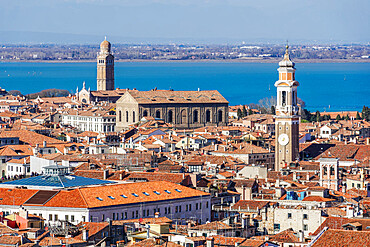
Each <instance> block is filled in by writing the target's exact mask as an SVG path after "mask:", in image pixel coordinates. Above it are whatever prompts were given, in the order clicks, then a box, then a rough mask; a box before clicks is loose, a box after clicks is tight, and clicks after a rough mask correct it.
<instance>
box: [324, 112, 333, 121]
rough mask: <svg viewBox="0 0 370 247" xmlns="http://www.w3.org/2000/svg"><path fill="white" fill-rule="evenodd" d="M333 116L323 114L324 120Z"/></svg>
mask: <svg viewBox="0 0 370 247" xmlns="http://www.w3.org/2000/svg"><path fill="white" fill-rule="evenodd" d="M330 119H331V118H330V115H329V114H328V115H324V116H323V120H324V121H328V120H330Z"/></svg>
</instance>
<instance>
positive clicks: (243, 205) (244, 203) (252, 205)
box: [231, 200, 270, 210]
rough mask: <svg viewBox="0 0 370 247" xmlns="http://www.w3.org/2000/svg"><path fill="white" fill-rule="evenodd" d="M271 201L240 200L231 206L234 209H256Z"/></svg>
mask: <svg viewBox="0 0 370 247" xmlns="http://www.w3.org/2000/svg"><path fill="white" fill-rule="evenodd" d="M269 203H270V202H269V201H252V200H240V201H238V202H237V203H235V204H234V206H232V207H231V208H232V209H234V210H239V208H240V210H245V209H251V210H256V209H257V208H258V209H261V208H263V207H266V206H267V205H268V204H269Z"/></svg>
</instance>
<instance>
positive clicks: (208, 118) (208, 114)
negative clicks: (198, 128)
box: [206, 110, 211, 123]
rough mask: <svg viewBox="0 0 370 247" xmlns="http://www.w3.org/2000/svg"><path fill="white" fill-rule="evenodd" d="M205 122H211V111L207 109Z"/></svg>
mask: <svg viewBox="0 0 370 247" xmlns="http://www.w3.org/2000/svg"><path fill="white" fill-rule="evenodd" d="M206 122H207V123H208V122H211V111H210V110H207V111H206Z"/></svg>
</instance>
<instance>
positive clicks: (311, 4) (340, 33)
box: [0, 0, 370, 43]
mask: <svg viewBox="0 0 370 247" xmlns="http://www.w3.org/2000/svg"><path fill="white" fill-rule="evenodd" d="M0 4H1V6H0V31H17V32H18V31H23V32H24V31H28V32H46V33H61V34H67V33H68V34H79V35H94V36H98V37H104V35H107V36H108V37H113V39H117V40H119V41H121V42H122V41H124V40H125V38H127V40H130V39H132V38H133V39H143V40H145V39H163V40H168V41H171V40H181V39H184V40H194V41H209V42H216V43H217V42H218V41H224V42H228V41H229V42H233V41H242V40H245V41H246V42H267V41H276V40H278V41H279V40H281V41H282V40H286V39H289V40H291V41H293V42H294V41H296V42H300V41H308V42H311V41H315V40H316V41H318V42H320V41H325V42H331V41H333V42H362V43H367V42H369V40H370V31H369V30H370V24H369V23H370V14H369V13H370V1H369V0H253V1H252V0H0Z"/></svg>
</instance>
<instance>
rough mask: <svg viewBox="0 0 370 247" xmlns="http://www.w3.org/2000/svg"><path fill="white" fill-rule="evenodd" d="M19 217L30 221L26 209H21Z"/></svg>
mask: <svg viewBox="0 0 370 247" xmlns="http://www.w3.org/2000/svg"><path fill="white" fill-rule="evenodd" d="M19 216H20V217H22V218H24V219H28V211H27V210H26V209H25V208H24V207H20V208H19Z"/></svg>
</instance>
